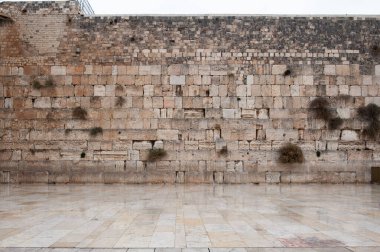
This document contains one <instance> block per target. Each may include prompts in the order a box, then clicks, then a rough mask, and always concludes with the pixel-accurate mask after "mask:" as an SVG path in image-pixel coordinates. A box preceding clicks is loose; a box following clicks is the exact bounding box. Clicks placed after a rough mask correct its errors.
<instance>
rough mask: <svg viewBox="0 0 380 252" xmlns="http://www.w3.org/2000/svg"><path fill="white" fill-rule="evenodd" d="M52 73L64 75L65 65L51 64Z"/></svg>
mask: <svg viewBox="0 0 380 252" xmlns="http://www.w3.org/2000/svg"><path fill="white" fill-rule="evenodd" d="M51 74H52V75H66V67H65V66H52V67H51Z"/></svg>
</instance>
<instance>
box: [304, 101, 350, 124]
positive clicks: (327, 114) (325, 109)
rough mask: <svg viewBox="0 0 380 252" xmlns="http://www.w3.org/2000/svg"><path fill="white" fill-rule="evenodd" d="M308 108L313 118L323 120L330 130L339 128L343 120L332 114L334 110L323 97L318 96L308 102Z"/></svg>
mask: <svg viewBox="0 0 380 252" xmlns="http://www.w3.org/2000/svg"><path fill="white" fill-rule="evenodd" d="M309 110H310V111H311V114H312V115H313V117H314V118H315V119H321V120H324V121H325V122H326V123H327V127H328V129H330V130H337V129H339V128H340V127H341V126H342V124H343V120H342V118H340V117H337V116H334V113H336V112H334V110H333V109H332V108H331V105H330V102H329V100H327V99H326V98H324V97H318V98H315V99H314V100H312V101H311V102H310V103H309Z"/></svg>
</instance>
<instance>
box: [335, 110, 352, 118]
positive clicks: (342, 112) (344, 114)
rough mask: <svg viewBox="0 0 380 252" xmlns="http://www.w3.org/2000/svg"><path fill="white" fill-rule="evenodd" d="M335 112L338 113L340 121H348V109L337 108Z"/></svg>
mask: <svg viewBox="0 0 380 252" xmlns="http://www.w3.org/2000/svg"><path fill="white" fill-rule="evenodd" d="M336 111H337V113H338V116H339V117H340V118H342V119H349V118H350V116H351V114H350V113H351V112H350V109H349V108H337V109H336Z"/></svg>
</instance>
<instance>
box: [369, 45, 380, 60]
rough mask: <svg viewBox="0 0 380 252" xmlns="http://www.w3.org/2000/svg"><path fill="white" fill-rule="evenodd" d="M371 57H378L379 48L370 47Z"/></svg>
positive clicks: (379, 54)
mask: <svg viewBox="0 0 380 252" xmlns="http://www.w3.org/2000/svg"><path fill="white" fill-rule="evenodd" d="M371 55H372V56H375V57H377V56H380V46H379V45H377V44H375V45H372V46H371Z"/></svg>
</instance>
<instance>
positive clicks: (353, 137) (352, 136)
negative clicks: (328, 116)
mask: <svg viewBox="0 0 380 252" xmlns="http://www.w3.org/2000/svg"><path fill="white" fill-rule="evenodd" d="M341 140H342V141H358V140H359V135H358V133H357V132H356V131H353V130H343V131H342V138H341Z"/></svg>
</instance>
